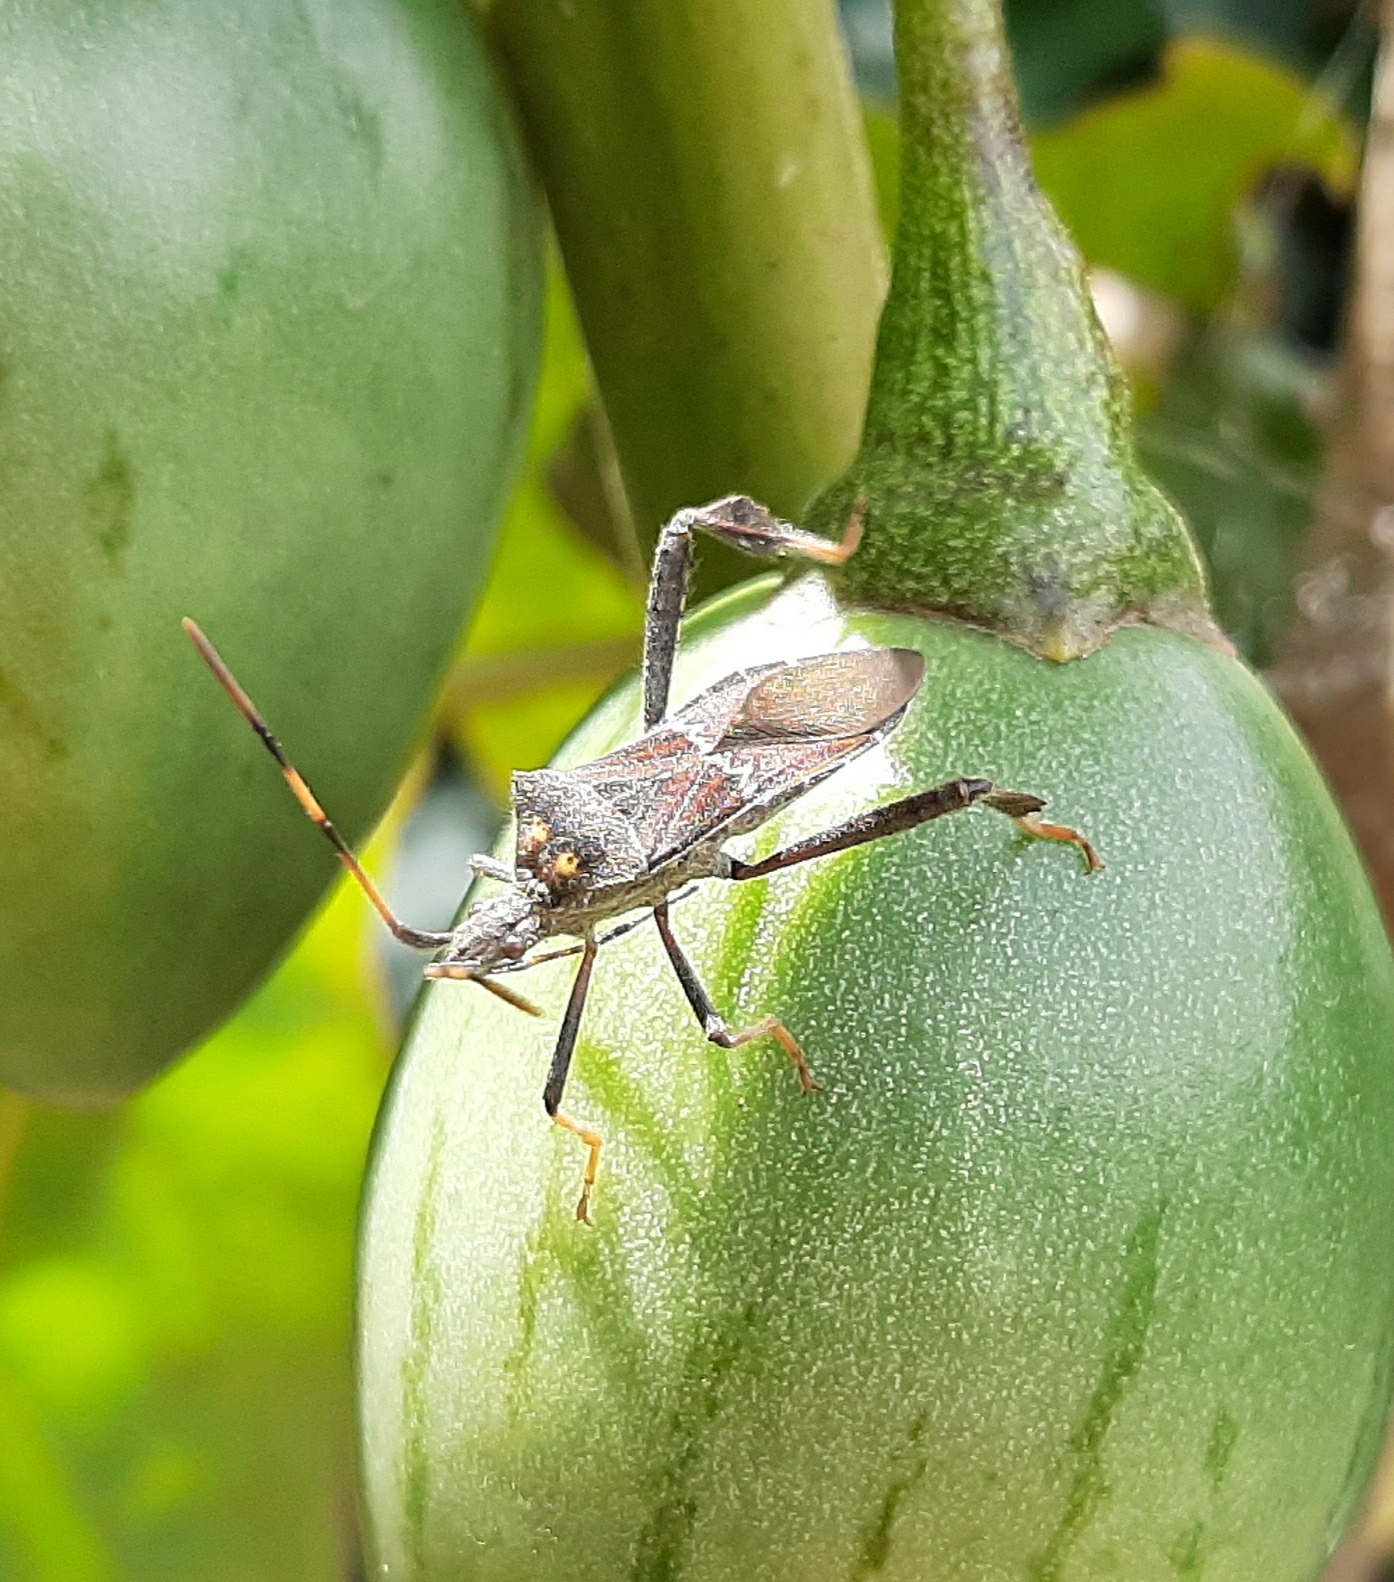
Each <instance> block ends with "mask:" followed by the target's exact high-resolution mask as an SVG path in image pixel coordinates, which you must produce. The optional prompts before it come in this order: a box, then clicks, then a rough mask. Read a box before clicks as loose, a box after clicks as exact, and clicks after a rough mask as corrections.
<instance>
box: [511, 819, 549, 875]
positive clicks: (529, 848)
mask: <svg viewBox="0 0 1394 1582" xmlns="http://www.w3.org/2000/svg"><path fill="white" fill-rule="evenodd" d="M551 838H552V826H551V825H550V824H548V823H547V822H546V820H545V819H540V818H531V819H528V820H527V821H526V822H525V823H522V824H520V825H519V826H518V863H519V866H520V867H523V868H533V867H535V866H536V865H537V859H538V858H539V857H540V856H541V855H542V852H543V849H544V848H545V847H546V845H547V842H548V841H549V840H551Z"/></svg>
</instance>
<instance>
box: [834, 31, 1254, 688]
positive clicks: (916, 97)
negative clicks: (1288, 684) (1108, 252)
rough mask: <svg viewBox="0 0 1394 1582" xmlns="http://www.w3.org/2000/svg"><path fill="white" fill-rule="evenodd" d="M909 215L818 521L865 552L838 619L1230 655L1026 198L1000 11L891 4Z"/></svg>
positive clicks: (1061, 643) (1066, 267)
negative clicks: (1161, 643)
mask: <svg viewBox="0 0 1394 1582" xmlns="http://www.w3.org/2000/svg"><path fill="white" fill-rule="evenodd" d="M896 53H897V61H898V64H899V72H900V93H901V128H902V145H903V146H902V154H901V208H900V226H899V232H898V235H897V239H896V248H895V263H894V272H893V277H892V282H891V291H890V296H889V298H888V300H887V303H886V307H885V311H884V313H883V315H882V319H881V328H880V335H879V340H878V344H877V350H876V365H875V372H874V374H873V379H872V388H871V396H870V400H869V403H868V407H867V417H866V427H865V431H864V434H863V437H862V446H861V450H860V453H859V454H858V456H857V459H856V460H855V462H854V463H853V464H852V466H851V468H850V469H849V470H848V472H847V473H846V474H845V475H844V476H843V477H842V478H841V479H840V480H839V481H838V482H837V483H836V484H834V485H833V486H832V487H831V488H830V489H828V490H827V491H826V492H825V493H824V494H823V495H822V496H821V497H820V498H819V499H818V500H817V502H816V503H815V505H814V506H813V508H812V511H811V513H810V523H811V525H812V526H814V527H815V528H818V529H821V530H823V531H825V532H830V533H836V532H837V531H838V530H839V528H840V525H841V523H842V522H844V521H845V520H846V519H847V517H848V516H849V515H850V514H851V512H852V511H853V510H854V508H855V507H856V506H857V505H858V503H859V502H860V503H861V504H862V505H863V508H864V520H865V534H864V538H863V543H862V547H861V549H860V551H859V552H858V553H857V555H855V556H854V557H853V558H852V560H851V561H849V563H848V565H847V567H846V569H845V570H844V571H843V572H842V573H841V575H840V579H839V586H840V590H841V592H842V593H843V595H844V597H846V598H847V599H848V600H849V601H851V602H855V603H859V604H869V605H873V606H878V607H882V608H887V607H889V608H899V609H915V610H919V611H921V612H934V613H941V614H945V615H949V616H954V617H957V618H959V619H962V620H965V621H968V622H971V623H972V624H974V625H978V626H984V627H987V628H989V629H990V630H992V631H995V632H997V633H998V634H999V635H1001V636H1003V637H1006V638H1008V639H1010V640H1011V641H1013V642H1016V643H1019V644H1021V645H1022V646H1023V647H1026V648H1028V649H1030V650H1032V651H1033V652H1035V653H1037V654H1039V655H1041V656H1042V657H1045V658H1049V659H1055V660H1064V659H1072V658H1077V657H1079V656H1081V655H1083V654H1088V653H1091V652H1092V651H1093V650H1095V649H1096V648H1098V647H1099V646H1100V645H1101V644H1102V643H1104V642H1106V641H1107V639H1108V637H1109V635H1110V634H1111V633H1112V632H1113V631H1114V630H1115V629H1116V628H1117V627H1118V626H1119V625H1121V624H1123V623H1125V622H1130V621H1139V620H1141V621H1149V622H1152V623H1154V624H1157V625H1162V626H1170V627H1173V628H1177V629H1179V630H1182V631H1186V632H1190V633H1192V634H1194V635H1196V636H1200V637H1202V638H1204V639H1205V640H1207V641H1212V642H1216V643H1219V644H1221V645H1223V644H1224V639H1223V638H1222V637H1221V636H1220V634H1219V632H1218V630H1217V629H1216V627H1215V625H1214V623H1213V620H1212V618H1211V615H1210V611H1209V608H1208V605H1207V602H1206V595H1205V582H1204V573H1203V572H1202V569H1201V564H1200V561H1199V558H1198V556H1197V552H1196V549H1195V546H1194V544H1193V543H1192V542H1191V538H1190V535H1189V533H1188V531H1187V529H1186V526H1185V523H1184V522H1183V521H1182V519H1181V517H1180V516H1179V515H1178V514H1177V512H1176V510H1175V508H1174V507H1173V506H1172V505H1171V504H1170V503H1169V502H1168V501H1167V499H1166V498H1165V497H1164V496H1163V495H1162V493H1161V492H1160V491H1159V490H1158V489H1157V487H1156V486H1155V485H1154V484H1153V483H1152V482H1151V481H1150V480H1149V479H1148V478H1147V477H1146V476H1145V475H1144V474H1143V472H1142V469H1141V467H1140V466H1139V464H1138V461H1137V458H1136V456H1135V454H1134V449H1133V439H1132V421H1131V402H1130V399H1129V393H1128V389H1127V386H1126V383H1125V381H1124V378H1123V375H1122V374H1121V372H1120V371H1119V369H1118V367H1117V364H1116V363H1115V362H1114V360H1113V357H1112V354H1111V352H1110V349H1109V347H1108V344H1107V341H1106V339H1105V337H1104V333H1103V330H1102V329H1101V327H1100V325H1099V322H1098V320H1097V318H1096V317H1095V314H1094V310H1093V306H1092V303H1091V300H1090V296H1089V290H1088V286H1087V283H1086V281H1085V276H1084V268H1083V264H1082V262H1081V260H1080V257H1079V255H1078V253H1077V252H1076V251H1075V249H1074V246H1073V245H1072V243H1071V242H1070V240H1069V238H1068V236H1067V235H1066V234H1065V231H1064V229H1063V227H1062V226H1061V224H1060V222H1059V220H1058V219H1057V218H1056V215H1055V213H1054V211H1053V210H1052V209H1051V207H1050V205H1049V204H1048V203H1047V201H1046V199H1045V198H1044V197H1043V196H1042V194H1041V192H1040V190H1039V189H1038V188H1037V186H1036V183H1035V178H1034V176H1033V174H1032V171H1031V163H1030V157H1029V155H1028V153H1027V151H1026V147H1025V144H1024V141H1023V139H1022V135H1021V125H1020V117H1019V110H1018V104H1017V96H1016V88H1015V85H1014V83H1013V80H1012V75H1011V66H1010V60H1009V57H1008V52H1007V44H1006V38H1005V33H1004V29H1003V24H1002V16H1001V8H1000V4H999V0H899V3H898V5H897V8H896Z"/></svg>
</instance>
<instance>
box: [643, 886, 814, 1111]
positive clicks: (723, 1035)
mask: <svg viewBox="0 0 1394 1582" xmlns="http://www.w3.org/2000/svg"><path fill="white" fill-rule="evenodd" d="M653 920H654V922H655V923H657V924H658V932H659V935H660V937H661V938H662V940H663V948H664V949H665V950H666V951H667V952H668V960H669V961H671V962H672V963H673V971H674V972H676V973H677V975H678V982H679V983H680V984H682V992H683V993H684V994H685V995H686V996H687V1003H688V1004H689V1005H690V1006H691V1007H692V1010H693V1013H694V1014H695V1015H696V1017H697V1020H698V1021H699V1022H700V1023H701V1024H702V1031H703V1032H704V1033H705V1034H706V1035H707V1037H708V1038H709V1039H710V1040H711V1041H712V1043H714V1044H716V1045H717V1046H718V1047H719V1048H721V1049H739V1048H740V1047H741V1045H742V1044H749V1043H753V1042H754V1040H755V1039H757V1038H765V1037H767V1036H768V1037H770V1038H773V1039H775V1040H776V1041H777V1042H778V1043H779V1044H780V1045H781V1046H782V1048H783V1049H784V1052H785V1054H787V1055H788V1056H789V1058H790V1059H791V1060H792V1061H793V1062H794V1067H795V1069H796V1070H797V1071H798V1074H799V1086H800V1087H801V1088H802V1089H803V1090H804V1092H805V1093H813V1092H815V1091H816V1090H817V1087H818V1084H817V1083H816V1082H815V1081H814V1080H813V1073H812V1072H811V1071H810V1070H809V1069H808V1061H807V1060H805V1059H804V1052H803V1050H802V1049H800V1048H799V1045H798V1041H797V1040H796V1039H795V1037H794V1035H793V1034H792V1033H791V1032H790V1031H789V1029H788V1028H787V1027H786V1026H785V1025H784V1023H783V1022H781V1021H780V1019H779V1018H778V1017H777V1016H766V1017H764V1018H763V1019H762V1020H761V1021H759V1022H757V1023H756V1024H755V1026H754V1027H750V1028H747V1029H746V1031H745V1032H743V1033H733V1032H732V1031H731V1029H730V1028H729V1027H728V1026H727V1025H726V1019H725V1017H723V1016H722V1014H721V1012H720V1011H718V1010H717V1008H716V1005H715V1004H714V1003H713V1001H712V997H711V995H710V994H708V993H707V988H706V985H705V984H704V983H703V982H702V980H701V979H700V978H699V977H698V976H697V969H696V968H695V967H694V966H693V965H692V963H691V962H690V961H689V960H688V959H687V953H686V951H684V950H683V948H682V946H681V945H680V944H679V943H678V941H677V939H676V937H675V936H674V934H673V925H672V922H671V921H670V920H669V917H668V903H667V902H666V901H665V902H663V903H661V904H660V905H658V906H656V907H654V909H653Z"/></svg>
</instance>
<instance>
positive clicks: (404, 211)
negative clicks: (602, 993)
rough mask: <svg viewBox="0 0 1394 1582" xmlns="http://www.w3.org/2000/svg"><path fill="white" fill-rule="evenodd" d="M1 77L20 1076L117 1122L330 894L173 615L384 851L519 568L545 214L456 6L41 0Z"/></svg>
mask: <svg viewBox="0 0 1394 1582" xmlns="http://www.w3.org/2000/svg"><path fill="white" fill-rule="evenodd" d="M0 59H3V61H4V68H3V70H4V75H5V82H6V91H5V93H4V94H3V95H0V215H3V218H4V223H3V225H0V586H3V588H4V594H5V612H6V613H5V618H4V620H3V622H0V785H3V787H4V799H5V817H6V834H5V841H4V860H3V864H2V865H0V870H2V871H3V879H4V882H3V886H0V1084H8V1085H12V1086H15V1087H18V1088H21V1089H23V1090H25V1091H27V1092H30V1093H33V1094H37V1095H40V1096H42V1097H44V1098H47V1099H52V1100H57V1101H66V1102H74V1103H89V1102H99V1101H103V1100H108V1099H111V1098H115V1097H118V1096H120V1095H121V1094H124V1093H127V1092H129V1091H130V1090H131V1089H132V1088H134V1087H136V1086H137V1085H138V1084H139V1083H141V1082H143V1081H144V1080H146V1079H147V1078H148V1077H150V1076H151V1075H152V1074H153V1073H154V1072H156V1071H158V1070H159V1069H160V1067H161V1066H162V1065H164V1064H165V1063H166V1062H167V1061H168V1060H170V1059H171V1058H173V1057H174V1056H175V1055H176V1054H178V1053H179V1051H180V1050H181V1049H183V1048H184V1047H186V1046H187V1045H188V1044H189V1043H190V1042H191V1041H192V1040H194V1039H196V1038H197V1037H198V1036H199V1035H200V1034H202V1033H203V1032H205V1031H206V1030H207V1029H208V1028H209V1027H210V1026H211V1025H213V1024H214V1023H216V1022H217V1021H218V1020H219V1019H220V1018H221V1017H222V1016H223V1015H224V1014H225V1013H226V1012H227V1011H228V1010H230V1009H231V1008H232V1006H234V1005H235V1004H236V1003H237V1001H238V999H239V998H240V997H241V996H242V995H243V994H244V993H245V992H246V990H247V989H248V988H249V987H250V985H251V984H252V983H253V982H254V981H255V979H256V978H257V977H258V976H259V975H260V974H261V973H262V972H263V971H264V970H265V969H266V967H267V966H268V965H269V964H270V962H271V961H272V960H273V959H274V958H275V957H276V956H277V955H278V954H279V952H280V951H281V950H282V949H283V948H284V946H285V944H286V942H287V940H288V938H289V937H290V934H291V933H292V931H293V930H294V929H295V928H296V926H297V925H298V924H299V923H300V922H301V921H302V920H303V918H304V916H305V914H306V912H307V911H308V910H309V908H310V906H311V905H312V904H313V902H314V900H315V898H316V897H317V896H318V894H319V893H320V891H321V890H322V889H323V888H324V886H325V884H326V882H327V881H328V879H329V878H330V877H331V875H332V874H333V873H334V872H335V871H336V870H335V867H334V863H333V860H332V856H331V855H330V853H329V852H328V851H327V850H326V849H324V847H323V845H322V843H320V842H318V841H316V840H315V839H314V838H313V836H312V834H311V832H310V831H309V830H308V829H307V827H306V826H305V823H304V820H303V819H302V818H301V816H300V814H299V813H298V812H297V811H296V809H295V807H294V804H293V803H292V802H291V801H290V800H289V798H288V797H287V796H286V793H285V789H284V787H283V786H282V785H281V784H280V782H279V780H278V778H277V776H276V774H275V773H274V771H273V769H272V767H271V765H270V764H269V763H268V762H267V761H266V759H265V757H264V755H263V754H262V753H261V752H260V750H259V749H258V748H256V746H255V743H254V742H252V741H251V739H250V737H249V736H248V734H247V731H246V727H245V726H244V725H243V724H242V722H241V721H240V720H238V719H237V717H236V715H235V714H234V712H233V711H232V709H231V708H230V706H229V705H228V702H227V700H226V698H225V697H223V695H222V694H221V693H220V692H219V690H218V688H217V687H216V685H214V683H213V681H212V679H211V678H210V677H209V676H208V674H207V672H206V671H205V670H204V669H203V667H202V666H201V665H200V663H199V662H198V659H197V657H196V656H195V654H194V653H193V651H192V650H191V649H190V647H189V645H188V643H187V642H186V641H185V639H184V637H183V634H182V633H181V632H180V629H179V619H180V617H181V616H183V615H192V616H194V617H196V618H197V619H198V620H199V621H200V622H201V623H202V624H203V625H204V627H205V628H206V629H207V631H208V632H209V634H210V635H211V636H212V637H213V638H214V640H215V641H216V642H217V643H218V644H219V646H220V647H221V648H222V650H223V651H224V653H225V654H226V655H227V656H228V659H229V661H230V662H231V663H233V664H234V665H235V666H236V667H237V669H238V671H239V674H240V675H241V676H242V677H243V679H244V680H245V682H246V684H247V686H248V687H249V688H250V689H251V691H252V692H253V694H254V696H255V697H256V698H257V701H258V702H259V703H260V704H261V705H262V707H263V708H264V709H265V711H266V713H267V714H268V716H269V718H270V719H271V720H272V722H273V723H274V725H275V726H276V728H277V730H278V731H279V732H280V733H281V734H282V735H283V736H284V738H285V739H286V740H287V742H289V743H290V744H292V745H293V748H294V750H295V753H296V756H297V758H298V759H299V760H300V762H301V763H302V764H303V767H304V768H305V770H306V772H307V773H308V774H309V775H310V776H311V778H312V779H318V781H319V782H320V783H321V784H322V786H323V787H324V790H325V795H326V797H327V798H328V799H329V800H330V802H331V805H332V807H333V809H334V813H335V816H336V818H338V819H339V820H341V822H342V825H343V827H344V829H345V831H346V833H349V834H359V833H361V832H362V831H363V830H364V829H365V828H366V827H367V826H368V825H369V824H370V822H371V821H372V820H373V818H374V817H376V816H377V815H378V814H379V813H380V812H381V811H382V808H383V806H384V804H385V802H386V800H387V797H388V795H389V794H390V791H391V789H392V785H393V781H394V777H395V776H396V775H397V774H398V773H399V772H400V769H401V765H402V761H403V757H404V754H405V753H406V750H407V748H408V746H409V743H410V740H411V737H412V736H413V734H414V733H415V731H416V730H417V729H418V728H419V724H420V721H421V718H422V715H423V712H424V710H425V707H426V705H427V703H428V702H429V699H430V696H431V694H432V691H433V690H434V688H435V686H436V684H437V683H438V680H439V678H440V675H441V672H442V668H443V666H444V663H445V660H446V657H447V655H448V652H449V649H450V647H451V644H452V642H453V640H454V638H455V636H456V634H457V632H458V631H459V628H460V624H461V621H462V619H463V616H464V613H465V610H466V608H467V605H468V603H469V601H470V599H471V598H472V596H473V595H474V593H475V592H476V591H477V589H478V588H479V586H480V583H481V581H482V576H483V572H484V570H485V567H486V564H487V558H488V553H489V549H490V545H491V541H492V532H493V528H494V525H495V523H496V521H497V519H498V516H499V513H500V510H501V507H502V502H503V498H504V493H505V490H506V488H507V484H508V480H509V476H510V473H511V469H512V465H513V462H514V459H515V457H516V454H517V451H518V447H519V443H520V440H521V426H522V423H523V421H524V420H525V418H526V413H527V409H528V405H529V398H530V391H531V383H532V379H533V375H534V368H535V362H536V353H537V343H538V331H539V302H540V288H539V276H540V270H539V258H538V240H537V226H536V217H535V213H534V205H533V201H532V197H531V194H530V192H529V190H528V188H527V184H526V181H525V179H524V178H523V175H522V173H521V169H520V166H519V162H518V158H517V153H516V149H515V146H514V142H513V138H512V134H511V131H510V128H509V126H508V125H507V123H506V119H505V117H504V115H503V112H502V108H501V105H500V103H499V101H498V98H497V95H496V91H495V87H494V84H493V82H492V80H491V76H490V73H489V70H488V66H487V62H486V59H485V57H484V55H483V52H482V50H481V48H480V45H479V42H478V40H477V38H476V36H475V33H474V31H473V29H472V27H471V26H470V23H469V20H468V18H465V17H463V16H462V15H461V12H460V8H459V7H458V6H456V5H453V4H448V3H446V0H426V3H423V4H411V5H404V4H399V3H394V0H341V3H336V4H333V5H323V4H313V5H310V6H308V7H298V8H297V7H290V8H287V7H285V6H282V5H279V4H276V3H273V0H235V3H232V4H226V5H217V6H209V5H203V4H198V3H196V0H155V3H153V4H145V5H141V6H136V7H133V6H130V5H127V4H121V3H117V0H83V3H81V4H76V5H74V4H70V3H66V0H42V3H38V4H27V5H23V6H19V7H9V8H8V9H7V10H6V12H5V14H4V16H3V17H0Z"/></svg>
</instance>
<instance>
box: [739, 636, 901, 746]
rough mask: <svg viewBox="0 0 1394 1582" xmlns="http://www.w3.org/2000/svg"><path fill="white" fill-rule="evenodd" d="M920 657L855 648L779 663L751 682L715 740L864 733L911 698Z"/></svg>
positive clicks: (809, 738)
mask: <svg viewBox="0 0 1394 1582" xmlns="http://www.w3.org/2000/svg"><path fill="white" fill-rule="evenodd" d="M923 680H924V659H923V658H922V657H921V655H919V654H917V653H916V652H915V651H914V650H913V649H910V648H861V649H852V650H850V651H848V652H847V653H841V654H820V655H819V656H818V657H817V658H816V659H806V660H803V661H801V662H800V663H798V664H792V665H780V666H778V667H777V668H776V669H775V670H773V671H772V672H771V673H770V674H769V675H767V676H765V677H763V678H762V679H761V680H759V681H757V682H756V683H755V684H754V686H752V687H751V689H750V691H749V692H748V693H747V694H746V696H745V701H744V703H743V704H742V706H741V708H740V709H739V711H738V712H737V713H736V714H735V715H734V717H733V718H732V720H731V723H730V724H729V725H728V727H727V729H726V731H725V733H724V735H723V738H722V740H721V742H720V743H719V744H718V745H720V746H727V745H729V744H731V743H735V742H756V741H789V742H796V741H827V740H835V739H839V738H843V737H850V736H865V735H867V734H868V733H869V732H871V731H874V730H876V729H878V728H879V727H880V726H882V725H885V724H886V723H887V722H888V721H889V720H890V719H891V718H892V716H894V715H896V714H899V713H900V711H901V710H902V709H903V708H904V707H905V706H906V704H907V703H909V701H910V699H911V698H913V697H914V695H915V693H916V692H917V691H918V690H919V688H920V683H921V682H922V681H923Z"/></svg>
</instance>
